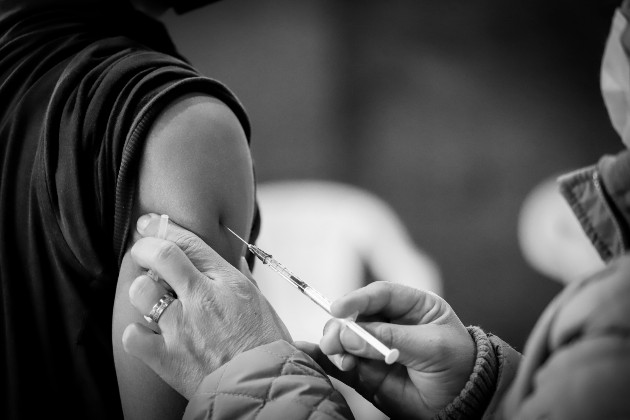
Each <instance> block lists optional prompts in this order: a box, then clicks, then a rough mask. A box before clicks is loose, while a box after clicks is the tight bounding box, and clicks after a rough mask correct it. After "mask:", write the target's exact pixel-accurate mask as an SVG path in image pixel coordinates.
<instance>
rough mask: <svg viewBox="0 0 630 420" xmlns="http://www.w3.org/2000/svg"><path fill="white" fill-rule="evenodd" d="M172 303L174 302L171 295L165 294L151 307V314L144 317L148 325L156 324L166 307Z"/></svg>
mask: <svg viewBox="0 0 630 420" xmlns="http://www.w3.org/2000/svg"><path fill="white" fill-rule="evenodd" d="M173 301H175V298H174V297H173V296H172V295H171V294H169V293H165V294H164V296H162V297H161V298H160V300H159V301H158V302H157V303H156V304H155V305H153V308H151V312H149V314H148V315H145V316H144V319H146V320H147V322H148V323H151V322H155V323H156V324H157V323H158V321H159V320H160V317H161V316H162V314H163V313H164V311H165V310H166V308H168V305H170V304H171V303H173Z"/></svg>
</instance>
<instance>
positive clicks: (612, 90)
mask: <svg viewBox="0 0 630 420" xmlns="http://www.w3.org/2000/svg"><path fill="white" fill-rule="evenodd" d="M627 25H628V22H627V20H626V18H625V17H624V16H623V14H622V13H621V12H620V11H619V10H617V11H616V12H615V17H614V19H613V23H612V27H611V30H610V35H609V36H608V42H607V43H606V49H605V51H604V59H603V61H602V71H601V89H602V95H603V96H604V102H605V103H606V108H607V109H608V115H609V116H610V120H611V121H612V124H613V126H614V127H615V130H617V133H619V135H620V136H621V139H622V141H623V143H624V144H625V145H626V147H629V148H630V66H629V65H628V57H627V56H626V53H625V51H624V49H623V45H622V44H621V36H622V35H623V33H624V31H625V30H626V26H627Z"/></svg>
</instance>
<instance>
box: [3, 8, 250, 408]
mask: <svg viewBox="0 0 630 420" xmlns="http://www.w3.org/2000/svg"><path fill="white" fill-rule="evenodd" d="M205 3H210V1H185V0H184V1H168V0H166V1H161V0H156V1H150V0H146V1H144V0H138V1H135V0H134V1H127V0H0V103H1V104H2V106H1V107H0V237H1V238H2V242H1V243H0V296H1V300H0V312H1V313H2V317H1V319H2V321H1V322H0V336H1V337H2V338H1V340H2V341H1V345H0V358H1V360H2V362H1V363H2V364H1V367H0V387H1V388H2V390H3V392H2V396H1V397H0V398H1V404H0V405H1V408H0V418H3V419H18V418H19V419H26V418H44V417H49V416H54V417H61V418H66V419H73V418H81V419H119V418H123V413H124V417H125V418H127V419H171V418H181V415H182V413H183V408H184V406H185V402H186V401H185V400H184V399H183V398H182V397H181V396H180V395H179V394H178V393H177V392H175V391H173V390H172V389H171V387H169V386H168V385H167V384H165V383H164V382H163V381H162V380H161V379H160V378H159V377H157V376H156V375H155V374H154V373H153V372H152V371H151V370H150V369H148V368H147V367H146V366H145V365H144V364H142V363H140V362H139V361H137V360H136V359H135V358H133V357H130V356H129V355H128V354H127V353H125V352H124V350H123V349H122V341H121V337H122V332H123V329H124V327H125V326H126V325H127V324H129V323H130V322H133V321H134V320H141V319H142V318H140V317H139V316H138V315H137V313H136V311H135V310H134V308H133V307H132V306H131V304H130V303H129V301H128V298H127V296H128V289H129V285H130V283H131V281H132V280H133V279H134V278H135V277H136V276H137V275H138V274H139V273H140V271H137V268H136V267H135V266H134V265H133V264H132V263H131V259H130V257H129V249H130V247H131V245H132V244H133V242H134V241H135V239H136V238H134V237H133V234H132V232H133V231H134V229H130V223H131V221H132V220H135V219H136V218H137V217H138V215H139V214H141V213H144V212H146V211H156V212H160V213H168V214H170V215H172V216H173V217H174V218H176V219H177V220H178V221H180V223H182V224H184V225H185V226H187V227H189V228H190V229H194V230H195V231H196V232H198V233H199V234H200V235H201V236H202V237H203V238H204V239H205V240H206V241H207V242H208V243H209V244H212V246H213V247H214V248H215V249H216V250H217V251H218V252H219V253H221V255H223V256H224V257H225V259H226V260H227V261H230V262H231V263H233V264H237V263H238V261H239V259H240V254H239V253H237V252H235V251H234V250H233V249H232V248H230V247H229V246H228V241H227V237H226V236H224V231H223V230H220V229H219V226H220V225H219V220H222V221H224V222H225V223H227V224H229V225H230V226H231V227H232V228H233V229H234V230H236V231H237V232H239V234H241V235H243V236H244V237H247V238H249V239H250V240H254V239H255V231H256V228H257V223H256V222H255V220H256V216H255V214H256V213H255V200H254V177H253V170H252V162H251V157H250V153H249V149H248V142H249V133H250V129H249V123H248V119H247V115H246V114H245V111H244V109H243V107H242V106H241V105H240V103H239V101H238V100H237V99H236V98H235V96H234V95H233V94H232V93H231V92H230V91H229V90H228V89H227V88H226V87H225V86H224V85H222V84H221V83H219V82H217V81H215V80H212V79H209V78H207V77H204V76H203V75H201V74H200V73H199V72H198V71H197V70H196V69H195V68H194V67H193V66H191V65H190V64H189V63H188V62H186V60H185V59H184V58H182V57H181V56H180V55H179V54H178V52H177V50H176V48H175V46H174V45H173V44H172V42H171V40H170V38H169V35H168V33H167V32H166V30H165V28H164V27H163V26H162V24H160V23H159V22H158V21H157V20H155V19H154V18H153V17H151V16H149V15H152V16H158V15H160V14H161V13H162V12H163V11H165V10H166V9H167V8H169V7H171V6H175V8H176V10H177V11H179V12H183V11H186V10H189V9H193V8H194V7H197V6H201V5H203V4H205ZM250 232H251V233H250ZM220 356H221V355H220V354H217V357H220Z"/></svg>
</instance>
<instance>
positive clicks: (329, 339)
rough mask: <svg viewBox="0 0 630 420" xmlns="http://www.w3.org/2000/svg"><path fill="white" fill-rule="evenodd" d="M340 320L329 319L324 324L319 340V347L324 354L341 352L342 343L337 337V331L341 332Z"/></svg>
mask: <svg viewBox="0 0 630 420" xmlns="http://www.w3.org/2000/svg"><path fill="white" fill-rule="evenodd" d="M341 326H342V325H341V321H339V320H338V319H335V318H333V319H330V320H328V322H326V325H324V333H323V335H322V338H321V339H320V340H319V347H320V349H321V350H322V352H323V353H324V354H327V355H333V354H338V353H343V352H344V350H343V345H342V344H341V340H340V339H339V333H340V332H341Z"/></svg>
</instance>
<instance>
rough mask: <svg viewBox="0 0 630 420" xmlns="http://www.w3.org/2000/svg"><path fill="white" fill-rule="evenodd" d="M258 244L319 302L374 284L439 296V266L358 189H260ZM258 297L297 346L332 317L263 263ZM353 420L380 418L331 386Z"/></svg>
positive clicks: (294, 185)
mask: <svg viewBox="0 0 630 420" xmlns="http://www.w3.org/2000/svg"><path fill="white" fill-rule="evenodd" d="M257 193H258V194H257V197H258V205H259V208H260V213H261V216H262V219H263V221H264V222H263V223H262V225H261V229H260V234H259V236H258V241H257V243H258V245H259V246H260V247H261V248H262V249H265V250H268V251H269V252H271V253H273V255H274V256H275V257H277V258H278V260H279V261H282V263H283V264H285V265H286V266H287V267H289V268H290V269H291V270H292V271H293V272H295V273H300V276H301V278H302V279H303V280H305V281H306V282H307V283H309V284H310V285H312V286H313V287H315V289H317V290H318V291H320V292H321V293H323V294H324V296H326V297H328V298H330V299H334V298H337V297H341V296H343V295H345V294H346V293H348V292H350V291H352V290H355V289H358V288H360V287H363V286H365V285H367V284H368V283H370V282H371V281H375V280H388V279H391V281H394V282H396V283H400V284H406V285H409V286H413V287H416V288H419V289H424V290H429V291H432V292H436V293H441V292H442V282H441V279H440V274H439V270H438V267H437V264H435V262H433V260H432V259H431V258H429V257H428V256H427V255H426V254H425V253H423V252H422V251H421V250H420V249H419V248H418V247H417V246H416V244H414V243H413V240H412V239H411V237H410V235H409V233H408V231H407V229H406V227H405V226H404V224H403V223H402V221H401V220H400V218H399V217H398V215H397V214H396V213H395V212H394V210H393V209H392V208H391V207H390V206H389V205H388V204H387V203H386V202H385V201H384V200H383V199H381V198H380V197H378V196H376V195H375V194H372V193H370V192H368V191H366V190H363V189H361V188H358V187H355V186H352V185H349V184H344V183H341V182H333V181H324V180H315V179H308V180H284V181H274V182H264V183H260V184H259V185H258V187H257ZM253 274H254V277H255V278H256V280H257V282H258V286H259V287H260V290H261V291H262V292H263V294H264V295H265V297H266V298H267V299H268V300H269V302H270V303H271V304H272V306H273V307H274V308H275V310H276V311H277V312H278V314H279V315H280V318H281V319H282V320H283V322H284V323H285V325H286V327H287V329H288V330H289V332H290V333H291V336H292V337H293V338H294V339H295V340H301V341H318V340H319V338H320V337H321V333H322V329H323V328H324V325H325V324H326V322H327V321H328V319H329V318H330V316H329V315H328V314H327V313H326V312H324V311H323V310H322V309H321V308H319V307H317V306H316V305H312V304H310V302H308V298H307V297H305V296H304V297H302V296H298V295H297V294H296V290H295V288H294V287H293V286H291V285H289V284H287V283H286V282H285V281H283V280H282V279H280V278H279V277H278V276H277V275H276V273H275V272H273V271H272V270H269V269H268V268H267V267H265V266H263V265H262V264H257V265H256V266H255V267H254V271H253ZM334 384H335V386H336V387H337V389H338V390H339V391H340V392H341V393H342V395H343V396H344V397H345V398H346V400H347V401H348V404H349V405H350V407H351V408H352V411H353V413H354V415H355V417H357V418H361V419H366V420H367V419H372V420H375V419H378V418H384V416H383V414H382V413H380V412H378V411H377V410H376V409H375V408H374V406H373V405H372V404H369V403H366V402H365V401H364V399H363V398H361V397H360V396H358V395H357V394H356V392H354V391H353V390H352V389H351V388H349V387H347V386H345V385H344V384H342V383H339V382H334Z"/></svg>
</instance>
